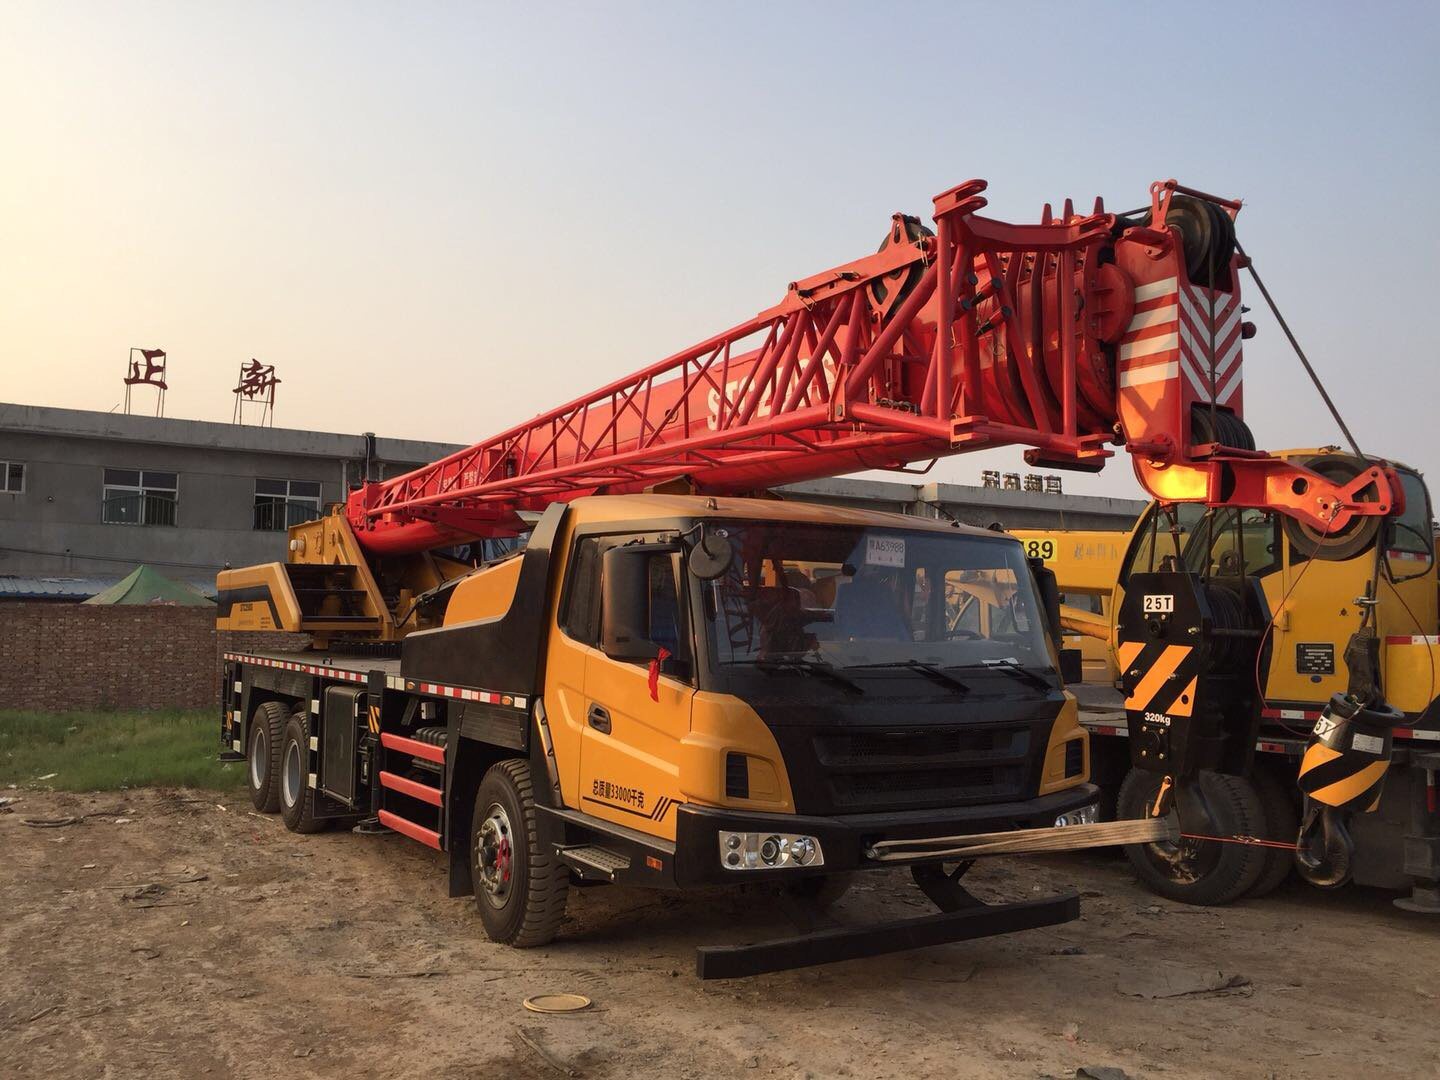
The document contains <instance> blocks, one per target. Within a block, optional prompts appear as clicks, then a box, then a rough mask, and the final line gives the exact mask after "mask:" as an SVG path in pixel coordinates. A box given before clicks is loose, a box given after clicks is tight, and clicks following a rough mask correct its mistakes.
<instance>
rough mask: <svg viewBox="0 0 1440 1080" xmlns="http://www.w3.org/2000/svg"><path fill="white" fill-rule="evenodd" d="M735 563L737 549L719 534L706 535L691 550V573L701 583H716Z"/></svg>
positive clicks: (709, 533)
mask: <svg viewBox="0 0 1440 1080" xmlns="http://www.w3.org/2000/svg"><path fill="white" fill-rule="evenodd" d="M734 561H735V549H734V548H733V547H731V546H730V541H729V540H728V539H727V538H726V537H723V536H721V535H719V534H718V533H713V532H707V533H705V534H704V535H702V536H701V537H700V542H699V543H698V544H696V545H695V546H694V547H693V548H691V549H690V559H689V567H690V573H692V574H694V575H695V576H696V577H697V578H699V579H700V580H701V581H714V580H715V579H716V578H718V577H720V576H721V575H722V574H724V573H725V571H726V570H729V569H730V564H731V563H732V562H734Z"/></svg>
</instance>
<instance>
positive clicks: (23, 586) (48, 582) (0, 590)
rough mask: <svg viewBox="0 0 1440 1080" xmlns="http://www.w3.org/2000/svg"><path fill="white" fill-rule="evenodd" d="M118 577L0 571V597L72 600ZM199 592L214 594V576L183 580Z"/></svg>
mask: <svg viewBox="0 0 1440 1080" xmlns="http://www.w3.org/2000/svg"><path fill="white" fill-rule="evenodd" d="M119 580H120V579H119V578H118V577H107V578H88V577H86V578H82V577H22V576H19V575H16V574H0V600H73V601H76V602H79V601H81V600H88V599H90V597H92V596H97V595H99V594H100V593H102V592H104V591H105V590H106V589H108V588H110V586H112V585H114V584H115V583H116V582H117V581H119ZM186 584H188V585H190V586H191V587H192V588H194V589H196V590H198V591H199V592H200V593H201V595H203V596H208V597H210V598H211V599H213V598H214V596H215V579H214V578H211V579H210V580H209V581H203V582H201V581H193V582H187V583H186Z"/></svg>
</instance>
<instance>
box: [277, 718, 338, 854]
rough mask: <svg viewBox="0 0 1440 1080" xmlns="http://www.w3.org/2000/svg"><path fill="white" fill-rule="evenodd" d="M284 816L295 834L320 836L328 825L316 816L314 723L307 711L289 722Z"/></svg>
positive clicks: (283, 749) (283, 761) (283, 748)
mask: <svg viewBox="0 0 1440 1080" xmlns="http://www.w3.org/2000/svg"><path fill="white" fill-rule="evenodd" d="M280 816H281V817H282V818H283V819H284V821H285V827H286V828H287V829H289V830H290V831H291V832H297V833H317V832H320V831H321V830H322V829H324V828H325V827H326V825H327V824H328V822H326V821H323V820H318V819H317V818H316V817H315V789H314V788H312V787H311V786H310V723H309V718H308V717H307V716H306V715H305V713H303V712H296V713H294V714H292V715H291V717H290V719H289V720H288V721H286V723H285V738H284V740H283V741H282V742H281V744H280Z"/></svg>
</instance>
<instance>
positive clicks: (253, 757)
mask: <svg viewBox="0 0 1440 1080" xmlns="http://www.w3.org/2000/svg"><path fill="white" fill-rule="evenodd" d="M269 757H270V751H269V748H268V747H266V745H265V729H264V728H263V727H259V726H257V727H256V728H255V734H254V735H251V736H250V786H251V787H252V788H254V789H255V790H256V791H259V790H260V789H261V788H263V787H264V786H265V777H263V776H262V775H261V774H260V769H261V761H262V760H267V761H268V759H269Z"/></svg>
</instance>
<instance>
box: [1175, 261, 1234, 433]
mask: <svg viewBox="0 0 1440 1080" xmlns="http://www.w3.org/2000/svg"><path fill="white" fill-rule="evenodd" d="M1179 295H1180V366H1181V368H1182V369H1183V370H1184V372H1185V377H1186V379H1188V380H1189V382H1190V387H1191V389H1192V390H1194V391H1195V396H1196V397H1197V398H1199V399H1200V400H1201V401H1209V400H1210V364H1211V353H1210V350H1211V340H1212V339H1211V333H1210V329H1211V327H1212V326H1213V327H1214V330H1215V333H1214V339H1213V341H1214V350H1215V353H1214V365H1215V404H1217V405H1228V404H1230V403H1231V401H1232V400H1233V399H1234V397H1235V394H1236V392H1237V391H1238V390H1239V389H1240V383H1241V375H1240V363H1241V360H1240V352H1241V350H1240V344H1241V338H1240V293H1239V292H1238V291H1236V292H1233V293H1223V292H1219V291H1218V290H1214V291H1212V290H1210V289H1203V288H1201V287H1200V286H1198V285H1191V286H1189V287H1187V288H1186V289H1184V290H1182V291H1181V292H1180V294H1179ZM1212 297H1213V301H1212ZM1212 303H1213V304H1214V315H1213V317H1212V315H1211V304H1212Z"/></svg>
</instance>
